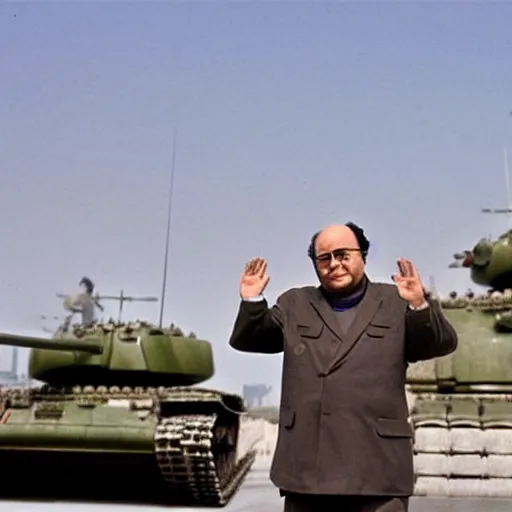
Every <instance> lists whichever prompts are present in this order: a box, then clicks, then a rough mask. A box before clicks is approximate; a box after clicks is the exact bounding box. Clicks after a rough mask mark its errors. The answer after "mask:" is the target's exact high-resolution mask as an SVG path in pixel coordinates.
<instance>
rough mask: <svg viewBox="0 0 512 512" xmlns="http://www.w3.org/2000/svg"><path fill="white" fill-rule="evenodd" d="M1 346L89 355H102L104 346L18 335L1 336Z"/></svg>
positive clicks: (86, 342)
mask: <svg viewBox="0 0 512 512" xmlns="http://www.w3.org/2000/svg"><path fill="white" fill-rule="evenodd" d="M0 345H10V346H14V347H26V348H42V349H46V350H61V351H65V350H70V351H73V352H75V351H76V352H87V353H89V354H102V353H103V345H99V344H97V343H93V342H89V341H75V340H47V339H44V338H36V337H33V336H20V335H16V334H0Z"/></svg>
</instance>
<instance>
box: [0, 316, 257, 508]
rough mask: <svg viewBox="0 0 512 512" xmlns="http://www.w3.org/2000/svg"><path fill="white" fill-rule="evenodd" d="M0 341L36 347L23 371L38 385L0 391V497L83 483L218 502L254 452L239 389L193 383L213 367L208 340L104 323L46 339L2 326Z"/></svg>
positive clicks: (160, 497)
mask: <svg viewBox="0 0 512 512" xmlns="http://www.w3.org/2000/svg"><path fill="white" fill-rule="evenodd" d="M0 344H1V345H11V346H20V347H30V348H32V350H31V352H30V358H29V373H30V377H32V378H34V379H36V380H39V381H42V382H43V383H44V384H43V385H42V386H41V387H34V388H31V389H12V388H4V389H2V390H1V391H0V401H1V403H0V407H1V409H0V413H1V417H0V464H1V466H2V467H3V468H4V471H3V473H2V482H3V485H2V489H3V491H0V494H1V495H3V496H6V493H11V491H13V490H15V489H17V488H21V487H23V489H24V491H23V496H27V493H33V494H34V495H36V494H37V495H40V494H48V493H53V492H55V493H56V495H57V496H58V497H59V498H62V497H64V496H65V495H66V493H67V492H68V491H70V490H71V488H75V489H76V488H77V487H82V490H83V491H85V492H86V493H87V492H89V496H92V497H93V498H98V496H100V495H103V494H104V493H106V494H107V495H108V494H109V493H110V492H111V493H112V494H116V492H117V491H120V492H121V494H122V496H123V497H125V498H134V499H138V497H144V499H146V498H147V496H150V497H151V499H155V500H157V501H164V502H167V503H174V502H176V503H183V502H185V503H192V504H196V505H210V506H223V505H225V504H226V503H227V502H228V501H229V499H230V498H231V497H232V496H233V495H234V493H235V492H236V491H237V489H238V488H239V486H240V485H241V483H242V481H243V479H244V477H245V475H246V474H247V472H248V471H249V469H250V468H251V466H252V463H253V462H254V460H255V457H256V450H255V446H254V445H255V443H256V441H257V440H258V435H257V434H256V433H255V431H254V432H253V433H252V434H253V435H252V437H251V438H250V439H249V438H248V439H245V442H244V438H243V437H241V432H242V430H244V429H243V428H242V427H243V422H242V415H243V414H244V412H245V407H244V403H243V399H242V398H241V397H240V396H238V395H231V394H225V393H222V392H220V391H215V390H210V389H203V388H198V387H191V386H193V385H196V384H199V383H201V382H204V381H206V380H207V379H209V378H210V377H212V376H213V374H214V364H213V354H212V348H211V345H210V343H209V342H207V341H204V340H199V339H196V338H194V337H185V336H183V335H181V336H179V335H176V332H175V330H170V329H161V328H158V327H155V326H153V325H150V324H148V323H144V322H133V323H114V322H110V323H106V324H94V325H91V326H89V327H84V326H83V325H75V326H72V327H69V328H67V329H66V330H62V329H61V330H59V331H57V332H56V333H55V334H54V335H53V337H52V339H50V340H46V339H44V338H30V337H26V336H15V335H7V334H1V335H0ZM249 426H250V425H249ZM7 468H8V470H7ZM22 482H23V484H24V485H23V486H22V485H20V484H21V483H22ZM86 482H90V483H86ZM116 486H117V488H118V489H117V491H115V489H114V488H115V487H116ZM56 488H57V489H56ZM87 489H89V490H88V491H87ZM70 492H71V491H70Z"/></svg>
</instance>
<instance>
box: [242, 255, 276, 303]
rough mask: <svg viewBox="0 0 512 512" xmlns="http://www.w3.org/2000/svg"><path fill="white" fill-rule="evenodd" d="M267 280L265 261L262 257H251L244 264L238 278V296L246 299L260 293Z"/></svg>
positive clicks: (268, 278) (268, 279)
mask: <svg viewBox="0 0 512 512" xmlns="http://www.w3.org/2000/svg"><path fill="white" fill-rule="evenodd" d="M269 281H270V277H268V275H267V262H266V261H265V260H264V259H263V258H253V259H252V260H250V261H249V263H247V265H246V266H245V270H244V273H243V274H242V277H241V279H240V296H241V297H242V299H244V300H247V299H250V298H252V297H256V296H257V295H260V294H261V293H263V290H265V288H266V286H267V284H268V282H269Z"/></svg>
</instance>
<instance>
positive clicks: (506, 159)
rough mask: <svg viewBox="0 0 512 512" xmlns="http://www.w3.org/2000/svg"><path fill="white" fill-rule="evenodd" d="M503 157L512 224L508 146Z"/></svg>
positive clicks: (510, 221) (504, 149)
mask: <svg viewBox="0 0 512 512" xmlns="http://www.w3.org/2000/svg"><path fill="white" fill-rule="evenodd" d="M503 159H504V166H505V169H504V170H505V183H506V186H507V206H508V218H509V224H512V217H511V216H510V213H511V212H512V200H511V198H510V175H509V170H508V154H507V148H503Z"/></svg>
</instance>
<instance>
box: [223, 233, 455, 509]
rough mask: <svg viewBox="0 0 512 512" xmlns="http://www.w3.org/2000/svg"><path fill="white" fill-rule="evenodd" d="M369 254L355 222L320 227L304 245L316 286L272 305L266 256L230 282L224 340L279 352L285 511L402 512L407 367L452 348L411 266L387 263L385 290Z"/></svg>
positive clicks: (407, 446) (278, 480)
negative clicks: (230, 314)
mask: <svg viewBox="0 0 512 512" xmlns="http://www.w3.org/2000/svg"><path fill="white" fill-rule="evenodd" d="M368 249H369V242H368V240H367V238H366V236H365V235H364V232H363V230H362V229H361V228H360V227H358V226H357V225H355V224H353V223H348V224H345V225H334V226H329V227H327V228H325V229H323V230H322V231H320V232H319V233H317V234H316V235H314V237H313V239H312V240H311V244H310V247H309V256H310V258H311V259H312V261H313V264H314V268H315V271H316V274H317V276H318V279H319V281H320V286H319V287H313V286H306V287H302V288H293V289H291V290H288V291H286V292H285V293H283V294H282V295H280V296H279V298H278V299H277V302H276V304H275V305H274V306H273V307H272V308H269V307H268V304H267V301H266V300H265V298H264V297H263V295H262V293H263V291H264V290H265V287H266V286H267V283H268V281H269V277H268V275H267V273H266V269H267V263H266V261H265V260H263V259H261V258H255V259H253V260H251V261H250V262H249V263H248V264H247V266H246V269H245V271H244V273H243V275H242V277H241V280H240V295H241V299H242V300H241V303H240V307H239V311H238V316H237V318H236V321H235V325H234V327H233V332H232V334H231V337H230V340H229V343H230V345H231V346H232V347H234V348H235V349H237V350H240V351H242V352H253V353H264V354H275V353H280V352H283V353H284V358H283V375H282V391H281V404H280V411H279V435H278V442H277V447H276V452H275V454H274V460H273V463H272V469H271V474H270V477H271V480H272V482H273V483H274V484H275V485H276V486H277V487H278V488H279V489H280V491H281V494H282V495H284V496H285V508H284V510H285V512H310V511H315V512H318V511H319V510H336V511H338V510H339V511H343V512H349V511H350V512H404V511H407V510H408V502H409V496H411V495H412V494H413V490H414V472H413V454H412V429H411V427H410V424H409V422H408V409H407V401H406V395H405V378H406V369H407V364H408V363H409V362H414V361H419V360H426V359H431V358H434V357H439V356H443V355H446V354H449V353H451V352H453V351H454V350H455V349H456V347H457V335H456V333H455V330H454V329H453V327H452V326H451V325H450V324H449V323H448V321H447V320H446V319H445V317H444V316H443V314H442V312H441V310H440V308H439V305H438V304H437V303H436V302H433V301H431V300H430V298H429V297H428V296H427V295H426V294H425V291H424V287H423V285H422V283H421V280H420V278H419V276H418V273H417V271H416V269H415V267H414V265H413V264H412V263H411V262H410V261H408V260H405V259H400V260H399V261H398V262H397V263H398V269H399V272H398V273H397V274H396V275H395V276H393V280H394V283H395V284H394V285H393V284H385V283H374V282H371V281H370V280H369V279H368V277H367V276H366V273H365V263H366V256H367V253H368Z"/></svg>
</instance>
